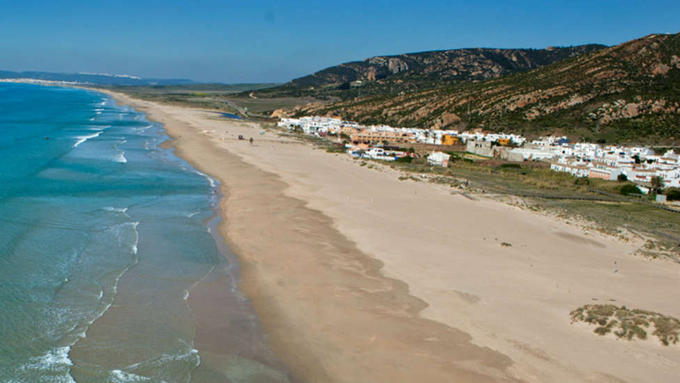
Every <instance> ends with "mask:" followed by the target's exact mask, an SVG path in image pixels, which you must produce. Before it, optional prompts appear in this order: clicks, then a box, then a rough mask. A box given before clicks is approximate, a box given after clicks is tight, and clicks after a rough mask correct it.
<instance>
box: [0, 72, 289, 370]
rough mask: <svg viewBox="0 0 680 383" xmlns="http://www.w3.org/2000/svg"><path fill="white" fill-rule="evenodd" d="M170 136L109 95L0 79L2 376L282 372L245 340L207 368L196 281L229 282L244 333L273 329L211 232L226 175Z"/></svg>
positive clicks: (230, 317) (235, 317) (234, 318)
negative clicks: (185, 154)
mask: <svg viewBox="0 0 680 383" xmlns="http://www.w3.org/2000/svg"><path fill="white" fill-rule="evenodd" d="M166 140H168V137H167V136H166V135H165V133H164V130H163V129H162V126H160V125H159V124H157V123H153V122H150V121H148V120H147V119H146V117H145V116H144V115H143V114H142V113H139V112H137V111H135V110H134V109H132V108H130V107H127V106H122V105H117V104H116V102H115V101H114V100H113V99H112V98H110V97H109V96H107V95H104V94H101V93H98V92H94V91H90V90H84V89H75V88H64V87H51V86H39V85H33V84H14V83H0V227H1V229H0V382H30V383H33V382H195V381H206V382H207V381H222V382H230V381H233V382H237V381H255V380H257V381H277V382H278V381H287V378H286V376H287V375H286V372H285V371H284V370H283V369H282V368H281V367H280V366H279V365H277V364H276V363H275V362H271V360H273V359H275V358H272V354H271V352H270V350H267V349H266V347H264V348H260V349H259V350H260V351H258V352H253V351H252V346H251V345H247V344H246V345H243V344H240V343H244V342H242V341H240V342H235V344H233V345H226V351H224V350H218V351H217V352H218V353H220V352H221V353H223V354H224V355H226V358H224V359H222V360H224V361H226V362H224V364H225V365H226V367H225V369H224V370H220V371H217V370H219V369H214V368H213V369H211V370H210V371H205V370H203V371H202V370H201V369H202V356H203V355H202V350H201V349H200V347H199V346H197V345H196V342H195V339H196V333H197V331H198V330H197V323H198V319H197V317H196V315H195V313H193V312H192V307H191V304H190V301H191V299H190V295H191V293H192V288H193V287H195V286H197V285H198V284H200V283H201V281H203V280H206V279H211V280H213V281H215V280H226V281H227V282H226V283H225V284H224V286H222V287H223V288H224V290H225V292H223V293H225V294H229V296H230V299H229V301H230V302H236V303H231V304H232V305H234V306H235V307H234V309H233V310H228V309H227V310H226V311H224V310H223V311H220V312H221V313H223V314H222V315H225V316H227V317H225V318H224V319H225V322H227V321H230V322H232V323H233V322H238V323H241V324H242V325H241V326H240V327H239V328H240V329H241V330H240V331H244V332H252V333H253V334H250V335H249V336H248V337H240V338H239V339H241V340H242V339H255V338H256V339H258V341H262V343H263V344H266V337H265V336H264V335H263V334H261V330H260V329H259V325H258V323H257V318H256V316H255V315H254V313H253V310H252V308H251V307H250V306H249V302H248V301H247V300H246V299H245V298H243V297H242V296H241V294H240V293H239V291H238V289H237V287H236V286H237V281H236V280H237V262H236V261H235V260H234V258H233V255H230V254H225V248H226V247H225V245H224V243H223V241H222V239H221V238H220V237H219V235H218V234H217V230H215V225H216V223H217V222H218V220H219V219H220V218H219V216H218V215H217V214H216V206H217V203H218V201H219V198H220V195H219V192H218V187H217V186H218V185H217V182H216V181H215V180H213V179H211V178H210V177H208V176H207V175H205V174H203V173H201V172H199V171H197V170H196V169H194V168H193V167H192V166H191V165H190V164H188V163H187V162H185V161H184V160H182V159H180V158H179V157H177V156H176V155H175V154H174V153H173V150H172V149H169V148H165V147H164V145H162V143H163V142H165V141H166ZM226 253H228V249H226ZM215 273H218V274H219V275H221V276H222V277H223V278H220V277H219V276H218V277H216V276H215ZM225 312H226V314H224V313H225ZM214 320H215V318H213V321H214ZM217 320H221V318H217ZM244 323H245V324H244ZM263 339H264V340H263ZM243 348H247V349H248V350H247V352H244V351H243V350H242V349H243ZM211 352H212V353H213V354H214V353H215V352H216V351H215V350H214V347H213V350H211ZM258 353H261V354H266V355H264V356H263V355H259V354H258ZM224 355H223V356H224ZM244 355H245V356H244ZM213 367H214V366H213ZM227 367H228V368H227ZM251 378H252V379H251ZM255 378H257V379H255Z"/></svg>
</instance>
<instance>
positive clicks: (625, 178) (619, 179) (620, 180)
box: [616, 173, 628, 182]
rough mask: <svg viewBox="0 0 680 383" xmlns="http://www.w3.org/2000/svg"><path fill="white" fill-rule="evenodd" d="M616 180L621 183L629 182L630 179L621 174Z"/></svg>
mask: <svg viewBox="0 0 680 383" xmlns="http://www.w3.org/2000/svg"><path fill="white" fill-rule="evenodd" d="M616 180H617V181H619V182H626V181H628V177H627V176H626V175H625V174H623V173H621V174H619V175H618V176H617V177H616Z"/></svg>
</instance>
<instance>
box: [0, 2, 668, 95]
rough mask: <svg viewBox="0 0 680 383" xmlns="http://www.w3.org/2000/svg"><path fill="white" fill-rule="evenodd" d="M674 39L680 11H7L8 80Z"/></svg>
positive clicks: (476, 5) (395, 5) (662, 6)
mask: <svg viewBox="0 0 680 383" xmlns="http://www.w3.org/2000/svg"><path fill="white" fill-rule="evenodd" d="M677 32H680V1H678V0H675V1H653V0H649V1H633V0H590V1H581V0H571V1H562V0H553V1H484V0H476V1H455V0H449V1H438V0H412V1H402V0H394V1H384V0H375V1H370V0H363V1H360V0H358V1H357V0H345V1H332V2H331V1H302V0H301V1H296V0H288V1H260V0H240V1H229V0H223V1H214V0H185V1H172V0H164V1H157V0H136V1H122V0H119V1H114V0H108V1H102V0H89V1H75V0H50V1H39V0H21V1H15V0H9V1H8V0H0V70H15V71H22V70H37V71H50V72H68V73H77V72H95V73H116V74H129V75H136V76H141V77H147V78H188V79H192V80H195V81H201V82H223V83H242V82H285V81H288V80H291V79H293V78H296V77H300V76H303V75H306V74H310V73H313V72H316V71H318V70H321V69H323V68H326V67H329V66H333V65H337V64H340V63H343V62H348V61H355V60H363V59H365V58H368V57H371V56H377V55H388V54H400V53H408V52H419V51H427V50H438V49H454V48H470V47H493V48H545V47H548V46H569V45H578V44H586V43H601V44H607V45H615V44H619V43H622V42H625V41H627V40H631V39H635V38H638V37H642V36H645V35H648V34H651V33H677Z"/></svg>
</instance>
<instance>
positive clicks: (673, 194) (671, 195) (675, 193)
mask: <svg viewBox="0 0 680 383" xmlns="http://www.w3.org/2000/svg"><path fill="white" fill-rule="evenodd" d="M664 194H665V195H666V199H667V200H668V201H680V188H668V189H666V190H664Z"/></svg>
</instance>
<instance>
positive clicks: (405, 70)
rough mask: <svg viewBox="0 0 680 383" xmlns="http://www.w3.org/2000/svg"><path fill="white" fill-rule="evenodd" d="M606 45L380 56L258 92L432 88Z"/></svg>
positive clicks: (343, 93) (351, 93) (344, 94)
mask: <svg viewBox="0 0 680 383" xmlns="http://www.w3.org/2000/svg"><path fill="white" fill-rule="evenodd" d="M604 47H605V46H604V45H597V44H590V45H581V46H575V47H551V48H546V49H490V48H474V49H452V50H444V51H431V52H420V53H408V54H402V55H397V56H376V57H371V58H369V59H366V60H364V61H355V62H349V63H345V64H340V65H338V66H334V67H330V68H327V69H324V70H322V71H319V72H316V73H314V74H312V75H309V76H305V77H301V78H298V79H295V80H293V81H290V82H289V83H286V84H284V85H281V86H279V87H275V88H271V89H267V90H262V91H259V92H257V93H256V95H257V96H259V97H268V96H283V95H285V96H317V97H320V96H336V97H340V98H349V97H355V96H359V95H363V96H365V95H371V94H394V93H399V92H402V91H417V90H424V89H432V88H436V87H439V86H442V85H450V84H452V83H454V82H461V81H480V80H487V79H491V78H497V77H500V76H503V75H507V74H511V73H517V72H523V71H527V70H531V69H535V68H539V67H541V66H544V65H549V64H552V63H555V62H557V61H560V60H564V59H566V58H570V57H574V56H578V55H581V54H585V53H589V52H593V51H597V50H599V49H602V48H604Z"/></svg>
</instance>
